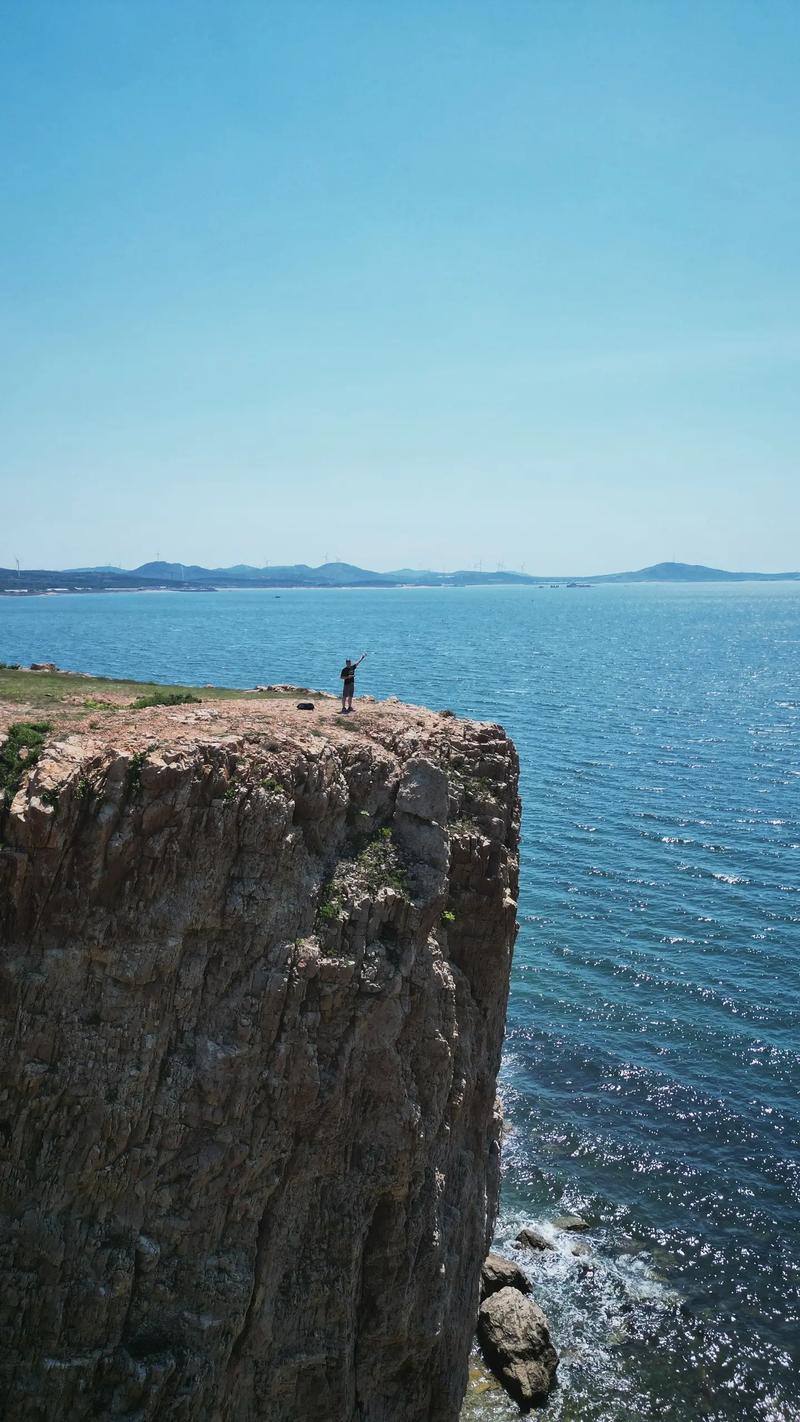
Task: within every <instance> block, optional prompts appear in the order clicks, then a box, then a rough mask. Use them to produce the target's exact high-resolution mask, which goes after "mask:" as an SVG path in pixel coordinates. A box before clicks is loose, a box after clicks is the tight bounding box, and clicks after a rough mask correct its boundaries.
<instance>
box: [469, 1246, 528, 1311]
mask: <svg viewBox="0 0 800 1422" xmlns="http://www.w3.org/2000/svg"><path fill="white" fill-rule="evenodd" d="M500 1289H519V1291H520V1293H522V1294H529V1293H530V1291H531V1284H530V1279H529V1278H528V1277H527V1275H526V1274H524V1273H523V1272H522V1270H521V1269H520V1267H519V1265H518V1264H515V1263H514V1261H513V1259H506V1258H504V1256H503V1255H502V1254H487V1256H486V1259H485V1260H484V1265H483V1268H482V1269H481V1302H483V1300H484V1299H488V1297H489V1295H490V1294H496V1293H499V1291H500Z"/></svg>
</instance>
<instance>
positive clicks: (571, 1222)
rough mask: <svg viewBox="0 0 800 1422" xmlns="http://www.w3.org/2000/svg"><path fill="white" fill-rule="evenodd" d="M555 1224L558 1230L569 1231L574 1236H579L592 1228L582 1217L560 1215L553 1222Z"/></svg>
mask: <svg viewBox="0 0 800 1422" xmlns="http://www.w3.org/2000/svg"><path fill="white" fill-rule="evenodd" d="M553 1224H554V1225H555V1227H556V1229H565V1230H569V1231H570V1232H571V1233H572V1234H578V1233H580V1232H581V1231H582V1230H585V1229H591V1227H592V1226H591V1225H590V1224H589V1221H588V1220H585V1219H584V1218H583V1216H582V1215H559V1216H558V1218H557V1219H555V1220H553Z"/></svg>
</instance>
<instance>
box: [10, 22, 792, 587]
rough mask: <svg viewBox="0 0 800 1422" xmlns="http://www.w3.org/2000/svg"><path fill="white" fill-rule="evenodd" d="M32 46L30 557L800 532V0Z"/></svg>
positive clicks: (26, 202)
mask: <svg viewBox="0 0 800 1422" xmlns="http://www.w3.org/2000/svg"><path fill="white" fill-rule="evenodd" d="M4 41H5V42H4V46H3V52H2V55H0V73H2V81H3V82H2V89H1V90H0V95H1V97H0V104H2V107H3V117H4V122H3V124H2V138H0V145H1V147H0V151H1V152H2V157H3V168H4V182H5V213H4V224H3V229H2V231H1V232H0V257H1V258H2V265H3V274H4V280H3V321H2V327H1V328H0V355H1V356H2V359H3V366H4V373H5V374H4V382H3V388H2V391H1V392H0V416H1V417H2V420H3V431H4V440H3V455H2V464H1V465H0V478H2V492H3V515H2V519H1V520H0V565H4V566H7V567H13V566H14V560H15V559H16V558H19V559H20V562H21V563H22V564H23V565H24V566H27V567H45V568H54V569H55V568H64V567H68V566H73V567H78V566H86V565H97V564H114V565H117V566H120V567H124V568H132V567H136V566H138V565H139V564H141V563H143V562H147V561H151V560H153V559H155V558H156V556H157V553H158V551H159V550H161V551H162V552H163V549H164V548H165V547H169V548H181V549H182V550H184V549H185V548H186V545H190V546H191V549H192V561H194V562H196V563H198V564H200V565H203V566H226V565H230V564H233V563H236V562H246V563H250V564H253V565H254V566H263V565H264V564H265V563H266V562H271V563H277V562H282V563H283V562H285V563H295V562H307V563H310V564H311V565H312V566H316V565H319V564H320V563H322V562H324V561H326V560H327V561H332V560H334V559H335V558H341V560H342V561H346V562H350V563H355V564H359V565H362V566H364V565H367V566H371V567H374V568H376V569H377V570H391V569H393V568H397V567H402V566H414V567H417V568H423V569H424V568H435V569H447V570H450V569H455V568H459V567H461V568H470V567H477V566H478V563H479V562H480V561H482V562H483V565H484V568H486V569H489V568H494V567H496V565H497V564H504V565H505V566H506V567H507V568H508V569H522V568H523V567H524V568H525V569H527V570H533V571H534V572H538V571H539V570H540V569H545V570H547V569H559V568H561V569H564V570H565V571H566V572H569V571H570V570H573V571H577V572H586V573H587V574H588V573H589V572H591V571H597V570H600V571H620V570H626V569H635V568H640V567H643V566H648V565H651V564H654V563H658V562H661V561H665V560H668V561H678V562H686V563H704V564H707V565H710V566H714V567H718V568H725V569H730V570H734V571H738V570H746V571H763V572H783V571H788V570H791V569H792V568H793V567H794V566H796V564H797V553H796V530H797V527H798V526H799V525H800V478H798V473H797V451H798V448H799V447H800V401H798V399H797V388H798V374H799V373H800V372H799V369H798V368H799V367H800V336H798V334H797V333H798V331H799V330H800V322H799V321H798V316H799V315H800V284H798V281H797V273H798V256H797V254H798V251H800V230H799V229H800V179H799V178H798V170H797V164H796V153H797V150H798V146H800V98H798V90H797V84H796V68H797V60H798V56H799V55H800V43H799V41H800V9H798V7H797V6H796V5H793V4H789V3H787V2H786V0H769V3H767V4H765V5H759V6H755V5H753V4H752V3H749V0H726V3H723V0H707V3H704V5H703V6H701V7H698V6H696V5H693V4H690V3H689V0H669V3H661V0H655V2H654V3H653V4H651V5H647V6H642V5H640V4H639V3H638V0H637V3H634V0H608V3H604V4H603V5H602V6H596V5H595V6H593V5H591V4H588V3H584V0H576V3H574V4H571V5H563V4H557V3H555V0H550V3H548V0H544V3H541V4H537V5H533V6H532V5H529V4H527V3H523V2H522V0H507V3H504V4H502V5H500V6H492V7H488V6H486V5H483V4H479V3H477V0H467V3H464V4H463V5H459V6H458V8H457V9H456V7H455V6H454V5H448V4H446V3H445V4H443V5H439V6H431V5H429V4H423V3H421V0H409V3H408V4H407V5H405V6H403V7H401V8H396V9H394V10H388V9H386V8H385V7H375V6H374V5H372V4H371V3H367V0H360V2H359V0H337V2H336V4H333V5H330V4H323V3H312V0H297V3H295V4H292V5H291V6H290V5H287V4H283V3H261V0H259V3H255V0H237V4H236V5H235V6H232V7H224V8H222V7H220V6H219V5H217V4H216V3H212V2H211V0H197V3H195V4H193V5H192V6H191V7H186V8H184V7H164V6H163V5H161V4H156V3H155V0H137V3H130V0H128V2H127V3H126V0H122V3H120V4H117V5H114V6H108V5H105V4H102V3H98V0H73V3H72V4H70V5H69V6H61V7H59V6H54V5H52V4H51V3H48V0H31V3H29V4H26V5H25V6H16V7H8V8H7V10H6V14H5V25H4ZM364 548H368V549H369V550H370V552H369V556H368V557H367V556H366V555H365V554H364V553H363V551H362V550H363V549H364Z"/></svg>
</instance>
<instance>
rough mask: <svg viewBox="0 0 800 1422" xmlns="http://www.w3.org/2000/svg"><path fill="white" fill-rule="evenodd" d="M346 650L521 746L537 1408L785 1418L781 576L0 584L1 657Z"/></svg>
mask: <svg viewBox="0 0 800 1422" xmlns="http://www.w3.org/2000/svg"><path fill="white" fill-rule="evenodd" d="M365 646H366V647H368V648H369V649H370V653H371V655H370V658H369V660H368V661H367V663H365V666H364V668H363V669H362V673H361V684H362V688H363V690H364V691H371V692H374V693H375V694H377V695H381V696H382V695H388V694H395V695H398V696H400V697H401V698H403V699H408V700H411V701H417V702H423V703H426V704H429V705H432V706H434V707H445V706H449V707H451V708H452V709H453V710H455V711H458V712H460V713H464V714H467V715H475V716H480V717H482V718H485V719H490V720H494V721H500V722H501V723H502V724H503V725H505V726H506V728H507V729H508V731H509V732H510V733H511V734H512V735H513V736H514V738H515V740H516V742H517V745H518V747H519V751H520V757H521V764H522V793H523V800H524V807H525V816H524V839H523V852H522V872H521V885H520V889H521V892H520V906H519V919H520V933H519V940H518V945H517V950H516V956H515V968H514V982H513V988H512V993H511V1000H510V1007H509V1019H508V1033H507V1040H506V1050H505V1056H504V1064H503V1072H502V1092H503V1096H504V1100H505V1106H506V1114H507V1118H508V1126H509V1134H508V1138H507V1140H506V1143H505V1151H504V1161H505V1166H504V1170H505V1174H504V1192H503V1204H502V1214H501V1220H500V1224H499V1229H498V1246H499V1247H500V1248H501V1249H503V1250H505V1251H507V1252H512V1242H513V1239H514V1236H515V1234H516V1232H517V1230H518V1229H519V1228H520V1226H521V1225H522V1224H525V1223H531V1222H535V1223H537V1224H539V1225H540V1226H541V1227H542V1228H543V1229H544V1230H546V1231H548V1232H549V1233H550V1235H551V1237H552V1239H553V1242H554V1243H555V1245H556V1248H555V1249H554V1250H552V1251H548V1252H546V1253H543V1254H541V1255H538V1254H537V1255H536V1257H535V1258H531V1259H530V1260H529V1264H530V1273H531V1276H532V1278H533V1280H534V1285H535V1292H536V1297H537V1298H538V1299H539V1301H540V1302H541V1303H542V1305H543V1307H544V1308H545V1310H546V1312H547V1313H548V1315H549V1316H550V1319H551V1323H552V1325H553V1331H554V1334H555V1336H556V1341H557V1343H558V1346H559V1349H560V1351H561V1353H562V1364H561V1367H560V1369H559V1378H560V1386H559V1388H558V1389H557V1391H556V1393H555V1394H554V1395H553V1397H552V1399H551V1400H550V1402H549V1404H548V1406H547V1408H546V1409H545V1414H544V1415H545V1417H547V1418H550V1419H559V1422H567V1419H574V1422H578V1419H580V1422H590V1419H591V1422H622V1419H625V1422H628V1419H640V1418H641V1419H649V1418H653V1419H655V1418H663V1419H668V1422H689V1419H692V1420H693V1422H695V1419H703V1422H734V1419H735V1422H740V1419H743V1418H745V1417H747V1418H753V1419H758V1422H795V1419H800V1382H799V1381H798V1362H799V1361H800V1360H799V1359H798V1351H797V1348H798V1337H799V1336H800V1305H799V1304H798V1297H799V1295H800V1287H799V1286H800V1228H799V1226H798V1219H799V1218H800V1105H799V1096H798V1086H800V1060H799V1058H800V952H799V951H798V949H800V873H799V872H798V868H799V867H800V734H799V732H800V686H799V685H798V665H799V664H800V659H799V658H798V652H799V651H800V587H797V586H792V585H789V584H775V585H756V584H746V585H737V586H709V585H702V586H695V587H674V588H673V587H661V586H650V587H648V586H642V587H637V586H617V587H614V586H609V587H595V588H592V589H566V588H560V589H550V588H544V589H541V590H539V589H527V588H525V589H520V588H509V589H480V590H478V589H464V590H449V589H447V590H430V591H426V590H403V591H400V590H398V591H383V592H372V591H361V590H359V591H355V590H353V591H344V590H343V591H341V592H328V591H325V592H322V591H320V592H305V591H284V592H282V593H281V594H280V595H277V596H276V595H275V594H273V593H269V592H249V593H247V592H245V593H223V594H216V595H214V594H208V595H205V594H196V595H187V596H180V595H177V594H164V595H159V594H153V595H147V596H141V595H140V596H136V595H131V596H125V595H115V596H107V597H100V596H98V597H95V596H87V597H84V598H50V599H36V600H31V601H26V602H22V601H20V602H16V603H13V604H11V603H8V602H6V603H3V604H2V605H0V657H2V658H3V659H5V660H21V661H30V660H31V659H34V660H54V661H56V662H58V663H59V664H61V665H65V666H74V667H76V668H79V669H82V670H88V671H96V672H104V673H110V674H117V675H138V676H142V677H155V678H157V679H161V680H165V681H167V680H169V681H175V680H177V681H186V682H197V683H202V682H207V681H218V682H223V683H228V684H232V685H242V686H246V685H252V684H254V683H255V682H264V681H292V682H298V683H301V684H306V685H329V686H332V687H333V689H336V674H337V672H338V667H339V664H340V662H341V658H342V655H343V654H346V653H349V654H352V653H357V652H360V651H361V650H362V649H363V648H364V647H365ZM565 1210H569V1211H576V1212H578V1213H582V1214H585V1215H586V1216H587V1217H588V1218H589V1219H590V1220H591V1221H592V1222H593V1225H594V1228H593V1229H592V1231H591V1232H590V1233H589V1234H588V1235H587V1236H585V1237H584V1238H583V1239H582V1241H581V1243H580V1246H578V1245H577V1244H576V1241H575V1240H574V1239H573V1238H572V1237H571V1236H567V1235H564V1234H560V1233H559V1232H558V1231H556V1230H554V1229H553V1226H552V1220H553V1219H554V1218H555V1217H556V1216H557V1215H558V1214H560V1213H563V1212H564V1211H565ZM576 1248H579V1252H578V1253H577V1254H576V1253H573V1250H574V1249H576ZM584 1248H585V1249H586V1250H587V1251H588V1252H586V1253H584V1252H583V1250H584ZM515 1415H517V1414H516V1409H514V1408H512V1407H510V1406H509V1404H508V1403H507V1402H506V1400H505V1398H504V1396H503V1394H501V1393H498V1392H495V1391H493V1390H489V1391H484V1392H476V1393H475V1394H473V1396H472V1397H471V1398H470V1400H469V1402H468V1404H467V1407H466V1409H465V1416H469V1417H470V1418H483V1419H489V1418H495V1417H496V1418H501V1417H513V1416H515Z"/></svg>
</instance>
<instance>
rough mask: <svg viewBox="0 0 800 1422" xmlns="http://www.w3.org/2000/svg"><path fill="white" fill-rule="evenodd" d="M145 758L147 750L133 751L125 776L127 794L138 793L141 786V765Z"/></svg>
mask: <svg viewBox="0 0 800 1422" xmlns="http://www.w3.org/2000/svg"><path fill="white" fill-rule="evenodd" d="M146 760H147V751H135V752H134V754H133V755H132V756H131V759H130V764H129V766H128V772H127V774H126V776H125V793H126V794H127V795H138V794H139V791H140V790H141V788H142V766H143V765H144V763H145V761H146Z"/></svg>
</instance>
